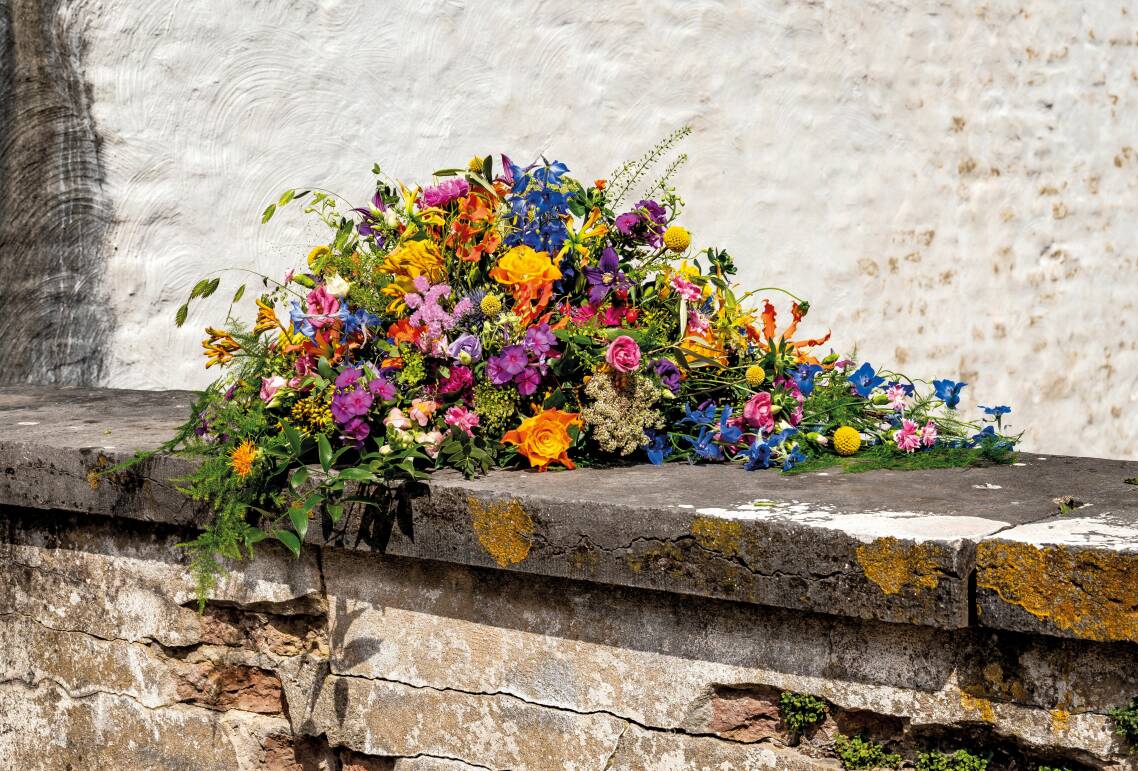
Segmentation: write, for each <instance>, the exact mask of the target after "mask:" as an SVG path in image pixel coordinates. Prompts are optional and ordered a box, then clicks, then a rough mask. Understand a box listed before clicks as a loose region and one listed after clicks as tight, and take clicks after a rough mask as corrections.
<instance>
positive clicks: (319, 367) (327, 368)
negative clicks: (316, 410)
mask: <svg viewBox="0 0 1138 771" xmlns="http://www.w3.org/2000/svg"><path fill="white" fill-rule="evenodd" d="M316 371H317V372H319V373H320V374H321V375H323V376H324V377H326V378H328V379H329V380H332V379H333V378H335V377H336V373H335V372H333V371H332V365H331V364H329V363H328V358H327V357H326V356H321V357H320V359H319V361H317V362H316ZM325 471H327V469H325Z"/></svg>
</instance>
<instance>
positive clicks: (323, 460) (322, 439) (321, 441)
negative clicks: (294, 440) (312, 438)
mask: <svg viewBox="0 0 1138 771" xmlns="http://www.w3.org/2000/svg"><path fill="white" fill-rule="evenodd" d="M316 449H317V451H318V452H319V454H320V468H322V469H324V471H325V473H327V472H328V470H329V469H331V468H332V445H331V444H329V443H328V437H326V436H324V434H320V436H318V437H316Z"/></svg>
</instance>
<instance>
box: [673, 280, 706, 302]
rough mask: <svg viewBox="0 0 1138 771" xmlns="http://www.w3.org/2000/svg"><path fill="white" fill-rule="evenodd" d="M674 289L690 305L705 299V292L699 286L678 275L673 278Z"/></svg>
mask: <svg viewBox="0 0 1138 771" xmlns="http://www.w3.org/2000/svg"><path fill="white" fill-rule="evenodd" d="M672 288H673V289H675V290H676V291H677V292H679V293H680V297H681V298H683V299H685V300H687V301H688V302H689V303H692V302H696V301H697V300H699V298H701V297H703V290H702V289H700V288H699V285H698V284H693V283H692V282H690V281H688V280H687V279H686V278H684V277H683V276H681V275H679V274H678V273H677V274H676V275H674V276H672Z"/></svg>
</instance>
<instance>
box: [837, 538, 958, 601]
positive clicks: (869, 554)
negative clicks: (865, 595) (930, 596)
mask: <svg viewBox="0 0 1138 771" xmlns="http://www.w3.org/2000/svg"><path fill="white" fill-rule="evenodd" d="M938 554H939V551H938V549H937V547H935V546H934V545H932V544H928V543H915V544H909V543H903V542H902V541H900V540H898V539H896V538H894V537H893V536H886V537H885V538H878V539H876V540H874V541H873V542H872V543H869V544H865V545H864V546H859V547H857V561H858V564H859V565H861V569H862V571H864V572H865V577H866V578H868V579H869V580H870V581H872V582H873V583H875V584H877V585H878V586H879V587H880V588H881V591H883V592H885V593H886V594H899V593H900V592H901V590H902V589H904V588H905V587H911V588H912V589H913V590H915V591H919V590H921V589H936V587H937V582H938V580H939V578H938V577H939V575H940V572H941V571H940V565H939V564H938V562H937V556H938Z"/></svg>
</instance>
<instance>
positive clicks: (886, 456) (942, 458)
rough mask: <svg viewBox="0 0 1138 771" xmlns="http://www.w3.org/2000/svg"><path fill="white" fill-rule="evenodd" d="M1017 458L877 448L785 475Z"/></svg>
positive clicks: (826, 458) (824, 458)
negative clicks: (831, 470)
mask: <svg viewBox="0 0 1138 771" xmlns="http://www.w3.org/2000/svg"><path fill="white" fill-rule="evenodd" d="M1015 458H1016V455H1015V453H1011V454H1007V455H1004V454H996V455H993V453H991V452H988V451H987V450H985V448H984V447H934V448H932V449H930V450H922V451H920V452H914V453H906V452H901V451H900V450H898V449H897V448H896V447H893V446H892V445H886V444H878V445H874V446H873V447H867V448H866V449H864V450H861V451H859V452H858V453H857V454H856V455H851V456H849V457H846V458H843V457H841V456H839V455H831V454H829V453H825V454H820V455H816V456H814V457H812V458H810V459H809V460H807V461H805V462H803V463H800V464H798V465H797V466H795V467H794V468H793V469H791V470H790V471H787V472H784V473H787V474H804V473H809V472H812V471H821V470H823V469H828V468H834V467H840V468H841V469H842V470H843V471H845V472H847V473H850V474H856V473H859V472H862V471H874V470H876V469H902V470H917V469H932V468H968V467H971V466H986V465H990V464H993V463H1011V462H1012V461H1014V460H1015Z"/></svg>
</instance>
